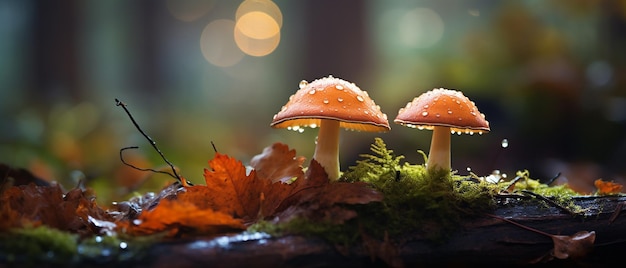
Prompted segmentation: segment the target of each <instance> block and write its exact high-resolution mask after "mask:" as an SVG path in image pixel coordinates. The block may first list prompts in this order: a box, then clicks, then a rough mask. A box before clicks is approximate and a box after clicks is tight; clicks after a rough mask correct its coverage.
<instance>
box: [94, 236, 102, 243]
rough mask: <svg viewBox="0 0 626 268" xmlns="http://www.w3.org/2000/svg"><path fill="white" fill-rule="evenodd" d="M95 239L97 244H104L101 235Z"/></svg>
mask: <svg viewBox="0 0 626 268" xmlns="http://www.w3.org/2000/svg"><path fill="white" fill-rule="evenodd" d="M95 239H96V243H100V242H102V236H99V235H98V236H96V238H95Z"/></svg>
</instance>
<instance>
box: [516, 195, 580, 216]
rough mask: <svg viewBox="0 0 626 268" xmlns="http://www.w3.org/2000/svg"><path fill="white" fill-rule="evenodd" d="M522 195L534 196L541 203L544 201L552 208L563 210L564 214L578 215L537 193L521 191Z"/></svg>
mask: <svg viewBox="0 0 626 268" xmlns="http://www.w3.org/2000/svg"><path fill="white" fill-rule="evenodd" d="M522 193H525V194H528V195H532V196H534V197H536V198H539V199H541V200H543V201H546V202H548V203H550V204H551V205H553V206H555V207H557V208H560V209H561V210H563V211H565V212H567V213H569V214H570V215H573V216H576V215H578V213H576V212H574V211H572V210H571V209H569V208H567V207H564V206H562V205H561V204H559V203H557V202H555V201H554V200H552V199H550V198H547V197H545V196H543V195H540V194H538V193H534V192H531V191H528V190H522Z"/></svg>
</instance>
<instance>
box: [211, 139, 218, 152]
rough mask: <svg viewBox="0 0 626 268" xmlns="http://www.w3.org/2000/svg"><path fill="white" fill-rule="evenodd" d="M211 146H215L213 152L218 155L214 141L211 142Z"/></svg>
mask: <svg viewBox="0 0 626 268" xmlns="http://www.w3.org/2000/svg"><path fill="white" fill-rule="evenodd" d="M211 146H213V151H215V152H216V153H217V148H216V147H215V143H213V141H211Z"/></svg>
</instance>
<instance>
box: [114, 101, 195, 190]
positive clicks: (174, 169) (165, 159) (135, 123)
mask: <svg viewBox="0 0 626 268" xmlns="http://www.w3.org/2000/svg"><path fill="white" fill-rule="evenodd" d="M115 105H116V106H121V107H122V109H124V111H125V112H126V114H127V115H128V117H129V118H130V120H131V121H132V122H133V125H135V127H136V128H137V130H138V131H139V132H140V133H141V135H143V136H144V137H145V138H146V139H147V140H148V141H149V142H150V145H152V148H154V150H156V151H157V152H158V153H159V155H160V156H161V158H162V159H163V161H165V163H167V164H168V165H169V166H170V168H171V169H172V172H173V174H174V175H173V176H172V174H170V176H172V177H174V178H176V179H177V180H178V181H179V182H180V183H181V184H183V185H191V183H190V182H189V181H187V180H185V179H183V178H182V177H181V176H180V175H178V172H176V168H175V167H174V165H172V163H170V161H169V160H167V158H165V155H163V153H162V152H161V150H159V147H157V146H156V142H154V140H152V138H150V136H148V135H147V134H146V133H145V132H143V130H142V129H141V127H139V124H137V121H135V118H133V116H132V115H131V114H130V111H128V109H127V108H126V104H125V103H123V102H121V101H120V100H118V99H115ZM122 151H123V150H120V157H121V154H122ZM140 170H142V169H140ZM151 171H155V170H151ZM161 173H167V172H161ZM167 174H169V173H167Z"/></svg>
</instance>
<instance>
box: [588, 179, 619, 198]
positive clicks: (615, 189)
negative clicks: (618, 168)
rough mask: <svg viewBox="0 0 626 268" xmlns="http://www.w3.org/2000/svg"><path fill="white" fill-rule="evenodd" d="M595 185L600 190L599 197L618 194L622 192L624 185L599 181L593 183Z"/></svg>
mask: <svg viewBox="0 0 626 268" xmlns="http://www.w3.org/2000/svg"><path fill="white" fill-rule="evenodd" d="M593 184H594V185H595V186H596V188H597V189H598V194H599V195H609V194H617V193H620V192H622V185H621V184H619V183H615V182H612V181H604V180H602V179H597V180H595V181H594V182H593Z"/></svg>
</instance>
